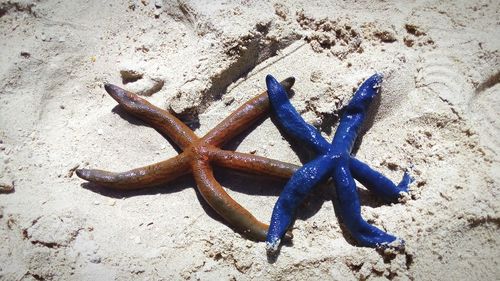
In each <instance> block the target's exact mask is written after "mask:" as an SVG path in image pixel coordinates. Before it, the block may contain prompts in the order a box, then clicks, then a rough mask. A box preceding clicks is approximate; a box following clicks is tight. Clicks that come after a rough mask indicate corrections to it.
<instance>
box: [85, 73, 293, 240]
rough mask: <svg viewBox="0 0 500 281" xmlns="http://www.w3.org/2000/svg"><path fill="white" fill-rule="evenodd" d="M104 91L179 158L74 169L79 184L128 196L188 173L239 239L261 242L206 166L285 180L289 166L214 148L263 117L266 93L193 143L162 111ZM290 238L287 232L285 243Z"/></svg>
mask: <svg viewBox="0 0 500 281" xmlns="http://www.w3.org/2000/svg"><path fill="white" fill-rule="evenodd" d="M294 82H295V79H294V78H292V77H291V78H287V79H285V80H284V81H282V82H281V83H282V85H283V86H284V87H285V89H287V91H289V90H290V89H291V87H292V86H293V84H294ZM104 88H105V89H106V91H107V92H108V94H109V95H110V96H111V97H113V98H114V99H115V100H116V101H117V102H118V103H119V104H120V106H121V107H122V108H123V109H124V110H125V111H126V112H127V113H129V114H132V115H133V116H135V117H137V118H139V119H141V120H143V121H144V122H146V123H148V124H150V125H151V126H152V127H153V128H155V129H156V130H157V131H158V132H160V133H162V134H164V135H167V136H168V137H169V138H170V139H171V140H172V141H173V142H175V143H176V144H177V145H178V146H179V148H180V149H181V150H182V151H183V152H182V153H180V154H179V155H177V156H175V157H173V158H170V159H167V160H165V161H162V162H159V163H156V164H152V165H149V166H146V167H141V168H137V169H133V170H130V171H127V172H122V173H112V172H107V171H102V170H91V169H78V170H76V174H77V175H78V176H79V177H80V178H82V179H85V180H87V181H89V182H92V183H95V184H98V185H102V186H105V187H109V188H114V189H122V190H132V189H140V188H145V187H150V186H157V185H160V184H164V183H167V182H169V181H172V180H174V179H176V178H178V177H179V176H182V175H185V174H188V173H192V174H193V176H194V179H195V181H196V184H197V186H198V190H199V191H200V193H201V195H202V196H203V198H204V199H205V200H206V201H207V203H208V204H209V205H210V206H211V207H212V208H213V209H214V210H215V211H216V212H217V213H218V214H219V215H220V216H221V217H223V218H224V219H225V220H226V221H227V222H228V223H229V224H230V225H231V226H232V227H233V228H235V229H236V230H237V231H238V232H240V233H241V234H243V235H244V236H246V237H248V238H250V239H253V240H257V241H265V239H266V235H267V230H268V227H269V226H268V225H266V224H264V223H262V222H260V221H258V220H257V219H256V218H255V217H254V216H253V215H252V214H250V212H248V211H247V210H246V209H244V208H243V207H242V206H241V205H240V204H238V203H237V202H236V201H234V200H233V199H232V198H231V197H230V196H229V195H228V194H227V193H226V192H225V191H224V189H223V188H222V186H221V185H220V184H219V183H218V182H217V180H216V179H215V177H214V175H213V171H212V164H214V165H217V166H221V167H225V168H230V169H234V170H239V171H244V172H250V173H254V174H258V175H267V176H273V177H278V178H283V179H288V178H290V177H291V175H292V174H293V173H294V172H295V171H296V170H297V169H298V166H296V165H293V164H288V163H284V162H281V161H277V160H272V159H268V158H265V157H261V156H256V155H252V154H245V153H240V152H235V151H228V150H223V149H220V148H219V147H221V146H222V145H223V144H225V143H226V142H227V141H229V140H230V139H232V138H234V137H235V136H237V135H238V134H240V133H242V132H243V131H244V130H245V129H247V128H249V127H250V126H251V125H252V124H254V123H255V122H256V121H257V120H259V118H260V117H262V116H264V115H265V114H267V113H268V112H269V107H270V106H269V99H268V96H267V92H264V93H262V94H260V95H258V96H256V97H255V98H253V99H251V100H249V101H248V102H246V103H245V104H243V105H242V106H240V107H239V108H238V109H237V110H236V111H235V112H233V113H232V114H231V115H229V116H228V117H227V118H226V119H224V120H223V121H222V122H221V123H219V124H218V125H217V126H216V127H215V128H213V129H212V130H211V131H210V132H208V133H207V134H206V135H205V136H204V137H202V138H198V137H197V136H196V135H195V134H194V132H193V131H192V130H191V129H190V128H189V127H188V126H186V125H185V124H184V123H182V122H181V121H180V120H179V119H177V118H176V117H175V116H173V115H172V114H171V113H169V112H168V111H166V110H163V109H161V108H158V107H156V106H154V105H152V104H151V103H149V102H148V101H146V100H144V99H142V98H140V97H138V96H137V95H135V94H133V93H130V92H128V91H126V90H124V89H121V88H120V87H117V86H115V85H111V84H105V85H104ZM291 237H292V235H291V233H290V232H288V233H287V235H286V237H285V238H287V239H291Z"/></svg>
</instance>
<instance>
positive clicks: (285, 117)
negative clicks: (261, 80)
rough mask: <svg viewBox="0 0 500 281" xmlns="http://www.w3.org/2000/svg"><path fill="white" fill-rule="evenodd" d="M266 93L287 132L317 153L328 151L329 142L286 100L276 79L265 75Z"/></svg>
mask: <svg viewBox="0 0 500 281" xmlns="http://www.w3.org/2000/svg"><path fill="white" fill-rule="evenodd" d="M266 84H267V94H268V96H269V101H270V103H271V106H272V108H273V110H274V113H275V116H276V118H277V120H278V122H279V123H280V125H281V126H282V127H283V129H284V130H285V131H286V133H287V134H289V135H290V136H292V137H293V138H295V139H297V140H298V141H300V142H301V143H304V144H305V145H307V146H308V148H310V149H313V150H314V151H315V152H317V153H325V152H327V151H328V149H329V147H330V144H329V143H328V142H327V141H326V140H325V139H324V138H323V137H322V136H321V134H320V132H318V130H316V128H314V127H313V126H311V125H309V124H307V123H306V122H305V121H304V119H302V117H301V116H300V114H299V113H298V112H297V110H295V108H294V107H293V105H292V104H291V103H290V101H289V100H288V96H287V94H286V91H285V89H284V88H283V86H282V85H281V84H280V83H279V82H278V81H276V79H275V78H274V77H273V76H271V75H267V77H266Z"/></svg>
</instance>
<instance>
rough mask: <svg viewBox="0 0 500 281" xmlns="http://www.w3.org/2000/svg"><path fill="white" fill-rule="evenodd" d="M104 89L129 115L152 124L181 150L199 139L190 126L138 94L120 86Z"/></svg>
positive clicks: (110, 86) (106, 85)
mask: <svg viewBox="0 0 500 281" xmlns="http://www.w3.org/2000/svg"><path fill="white" fill-rule="evenodd" d="M104 89H106V92H108V94H109V95H110V96H111V97H112V98H113V99H115V100H116V101H117V102H118V103H119V104H120V106H122V108H123V109H125V111H126V112H127V113H129V114H132V115H133V116H135V117H137V118H139V119H141V120H143V121H144V122H146V123H148V124H150V125H151V126H152V127H153V128H155V129H156V130H158V131H159V132H160V133H162V134H164V135H167V136H168V137H169V138H170V139H171V140H173V141H174V142H175V143H176V144H177V145H178V146H179V147H180V148H181V149H184V148H186V147H187V146H189V145H190V144H191V143H192V142H193V141H196V140H197V139H198V137H197V136H196V135H195V134H194V133H193V131H191V129H189V127H188V126H186V125H185V124H184V123H182V122H181V121H180V120H179V119H177V118H176V117H175V116H173V115H172V114H170V113H169V112H168V111H166V110H163V109H161V108H158V107H156V106H154V105H152V104H151V103H149V102H148V101H146V100H145V99H142V98H140V97H139V96H137V95H136V94H133V93H131V92H128V91H126V90H124V89H122V88H120V87H118V86H115V85H111V84H105V85H104Z"/></svg>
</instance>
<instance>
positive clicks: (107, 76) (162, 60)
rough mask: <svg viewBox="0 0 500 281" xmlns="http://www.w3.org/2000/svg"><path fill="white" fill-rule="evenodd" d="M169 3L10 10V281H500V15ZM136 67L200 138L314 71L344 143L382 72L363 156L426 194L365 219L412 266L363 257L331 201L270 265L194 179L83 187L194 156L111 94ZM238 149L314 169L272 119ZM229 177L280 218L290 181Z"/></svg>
mask: <svg viewBox="0 0 500 281" xmlns="http://www.w3.org/2000/svg"><path fill="white" fill-rule="evenodd" d="M104 2H105V4H104ZM163 2H165V3H163ZM163 2H162V1H152V0H151V1H148V0H142V1H118V0H112V1H97V0H90V1H53V0H42V1H20V0H11V1H4V0H3V1H0V3H1V4H0V34H1V35H0V36H1V37H0V38H1V39H0V185H1V186H2V188H3V189H4V190H5V189H8V188H10V187H12V186H13V187H14V188H15V191H14V192H11V193H5V194H0V239H1V241H0V279H1V280H182V279H186V280H197V279H200V280H321V279H323V280H330V279H334V280H386V279H392V280H495V279H496V280H498V278H500V266H499V262H500V247H499V243H500V242H499V241H500V239H499V234H500V233H499V224H500V214H499V212H500V208H499V204H500V203H499V200H498V196H499V183H500V171H499V167H500V166H499V161H500V156H499V151H500V150H499V146H500V141H499V139H500V127H499V124H498V120H499V116H500V114H499V112H500V102H499V101H498V97H499V94H500V85H499V83H498V82H499V81H500V75H499V71H500V67H499V66H500V56H499V50H500V28H499V23H500V14H499V11H500V2H498V1H477V0H476V1H437V2H442V3H440V4H436V1H412V2H410V1H396V2H397V3H400V4H392V3H389V2H387V1H347V2H340V1H339V3H337V4H331V2H333V1H328V0H318V1H311V0H307V1H293V0H285V1H273V2H271V3H269V2H264V1H252V0H243V1H234V2H235V3H232V2H231V1H227V3H225V2H221V1H217V2H216V3H213V4H205V2H209V1H184V0H181V1H178V2H176V1H163ZM167 2H168V3H167ZM210 2H212V1H210ZM214 2H215V1H214ZM459 2H462V3H459ZM402 3H405V4H402ZM120 71H123V72H124V74H125V75H127V74H128V75H129V76H130V75H132V76H133V75H136V76H137V75H138V76H142V78H141V79H139V80H137V81H136V82H133V83H128V84H127V85H125V87H126V88H128V89H131V90H134V91H137V92H141V93H143V94H145V95H150V96H149V97H146V98H147V99H148V100H149V101H150V102H152V103H154V104H156V105H158V106H160V107H163V108H170V109H172V110H173V111H175V112H177V113H178V114H180V115H182V116H184V117H185V120H188V119H189V122H190V124H191V125H192V126H195V127H196V123H197V120H199V128H197V129H196V133H197V134H198V135H203V134H204V133H205V132H207V131H208V130H209V129H210V128H212V127H213V126H214V125H215V124H217V123H218V122H219V121H220V120H222V119H223V118H224V117H225V116H227V115H228V114H229V113H230V112H232V111H233V110H234V109H236V108H237V107H238V106H239V105H240V104H242V103H243V102H245V101H246V100H248V99H249V98H251V97H253V96H254V95H256V94H258V93H260V92H261V91H262V90H263V89H264V87H265V84H264V77H265V75H266V74H268V73H272V74H274V75H275V76H276V77H277V78H278V79H283V78H285V77H287V76H295V77H296V78H297V82H296V86H295V87H294V89H295V96H294V97H293V99H292V103H293V104H294V105H295V106H296V107H297V109H298V110H299V112H300V113H301V114H302V115H303V116H304V118H305V119H306V120H307V121H308V122H310V123H312V124H315V125H316V126H318V127H320V128H321V130H322V132H323V134H324V135H325V137H327V138H331V137H332V132H334V130H335V126H336V125H337V123H336V120H337V116H338V113H339V110H340V109H341V107H342V105H343V104H345V103H346V102H347V101H348V100H349V98H350V97H351V96H352V93H353V89H354V88H355V87H357V85H358V84H359V83H360V82H361V81H362V80H363V79H365V78H367V77H368V76H369V75H371V74H373V73H374V72H376V71H378V72H382V73H383V74H384V75H385V80H384V83H383V89H382V97H381V102H380V105H379V107H378V110H377V112H376V115H375V118H374V120H373V126H372V127H371V128H370V129H369V130H368V132H367V133H366V134H365V135H364V137H363V139H362V141H361V142H360V146H359V149H358V150H357V151H356V155H357V157H358V158H359V159H362V160H363V161H365V162H367V163H369V164H370V165H371V166H373V167H374V168H376V169H377V170H379V171H381V172H383V173H384V174H386V175H387V176H388V177H390V178H391V179H392V180H394V181H398V180H399V179H400V177H401V175H402V173H403V170H404V169H405V168H407V167H409V166H410V165H413V166H414V169H413V175H414V176H415V177H416V183H415V186H414V187H413V191H412V198H411V199H410V200H408V201H407V202H405V203H401V204H393V205H388V204H384V203H383V202H381V201H379V200H378V199H376V198H375V197H374V196H372V194H371V193H369V192H367V191H365V190H364V188H362V187H360V189H361V190H360V194H361V198H362V205H363V207H362V213H363V216H364V217H365V218H366V219H367V220H368V221H369V222H370V223H373V224H374V225H377V226H379V227H381V228H383V229H385V230H387V231H388V232H390V233H393V234H395V235H397V236H398V237H401V238H403V239H405V241H406V245H407V246H406V249H405V251H403V252H398V253H380V252H377V251H376V250H374V249H371V248H362V247H358V246H356V245H355V243H353V242H352V239H351V238H350V237H349V235H348V234H345V233H343V232H342V230H341V228H340V226H339V221H338V218H337V217H336V216H335V213H334V208H333V206H334V204H333V202H334V200H335V195H334V192H333V191H332V190H330V189H318V190H317V191H315V192H314V193H313V194H312V195H311V196H310V197H309V199H308V200H307V202H305V204H304V207H303V209H301V210H299V212H298V217H299V218H298V219H297V221H296V223H295V225H294V229H293V233H294V235H295V238H294V244H293V245H292V246H284V247H283V248H282V250H281V254H280V256H279V258H278V259H277V261H276V262H274V263H269V262H268V260H267V258H266V255H265V247H264V243H256V242H253V241H249V240H246V239H245V238H243V237H241V236H240V235H239V234H237V233H235V232H234V231H233V230H232V229H231V228H229V227H228V226H227V225H226V224H225V223H223V222H221V221H220V219H219V218H218V217H217V215H215V212H213V211H211V210H210V208H209V207H208V205H207V204H205V203H204V202H202V201H203V199H201V197H200V196H197V192H196V191H195V190H196V188H195V185H194V183H193V180H192V179H191V178H190V177H186V178H184V179H181V180H178V181H176V182H174V183H171V184H168V185H165V186H164V187H163V188H156V189H153V190H147V191H144V192H135V193H125V192H108V191H104V192H101V193H98V192H95V191H92V190H89V189H85V188H83V187H82V184H83V183H84V181H82V180H81V179H79V178H78V177H76V175H75V174H74V173H73V172H72V171H73V170H74V169H75V168H76V167H80V168H83V167H89V168H101V169H107V170H111V171H123V170H128V169H131V168H135V167H139V166H142V165H146V164H149V163H153V162H156V161H160V160H163V159H166V158H169V157H172V156H174V155H176V154H177V152H176V150H175V149H174V148H173V147H172V145H171V144H170V143H169V142H168V141H165V139H164V138H163V137H162V136H161V135H159V134H158V133H157V132H156V131H155V130H153V129H151V128H149V127H147V126H143V124H142V123H140V122H137V121H136V120H135V119H133V118H130V117H128V116H127V115H126V114H117V113H120V111H119V110H118V111H116V109H114V108H115V106H116V102H115V101H114V100H113V99H111V98H110V97H109V96H108V95H107V94H106V93H105V91H104V89H103V88H102V84H103V82H105V81H106V82H111V83H115V84H117V85H120V86H122V85H123V84H122V77H121V75H120ZM161 84H163V86H162V85H161ZM158 89H159V90H158ZM239 141H241V143H240V142H239ZM232 147H233V148H236V149H237V150H238V151H242V152H252V151H255V153H256V154H258V155H263V156H267V157H270V158H274V159H279V160H283V161H288V162H292V163H295V164H300V161H299V157H298V156H297V154H296V153H295V152H294V151H293V150H292V149H291V148H290V145H289V143H288V142H287V141H286V140H285V139H283V137H282V136H281V134H280V132H279V131H278V129H277V128H276V127H275V125H274V124H273V123H272V122H271V121H270V120H269V119H267V120H265V121H264V122H263V123H262V124H260V125H259V126H257V127H256V128H255V129H254V130H253V131H251V132H250V133H249V134H248V135H246V136H245V137H244V138H243V139H239V140H236V141H235V142H233V143H232ZM217 176H218V178H219V179H220V180H221V182H222V184H223V185H224V186H225V187H227V188H228V189H227V190H228V192H229V194H230V195H231V196H233V197H234V198H235V199H236V200H237V201H238V202H240V203H241V204H242V205H243V206H245V207H246V208H248V209H249V210H250V211H251V212H252V213H253V214H254V215H255V216H256V217H257V218H258V219H260V220H262V221H268V220H269V218H270V215H271V211H272V207H273V204H274V202H275V200H276V198H277V195H278V194H279V191H280V189H281V187H282V185H283V183H280V182H274V181H266V180H262V179H259V178H256V177H253V176H240V175H237V176H234V174H233V173H229V172H227V171H225V170H222V171H221V172H220V173H218V174H217ZM200 203H201V204H200Z"/></svg>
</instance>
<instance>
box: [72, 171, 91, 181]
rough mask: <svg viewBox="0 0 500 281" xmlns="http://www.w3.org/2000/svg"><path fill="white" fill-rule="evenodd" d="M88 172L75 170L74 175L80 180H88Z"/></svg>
mask: <svg viewBox="0 0 500 281" xmlns="http://www.w3.org/2000/svg"><path fill="white" fill-rule="evenodd" d="M89 172H90V170H89V169H76V170H75V173H76V175H77V176H78V177H79V178H81V179H88V178H89Z"/></svg>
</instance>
